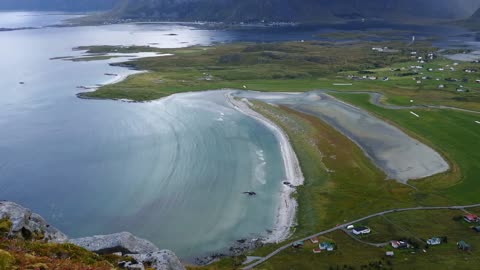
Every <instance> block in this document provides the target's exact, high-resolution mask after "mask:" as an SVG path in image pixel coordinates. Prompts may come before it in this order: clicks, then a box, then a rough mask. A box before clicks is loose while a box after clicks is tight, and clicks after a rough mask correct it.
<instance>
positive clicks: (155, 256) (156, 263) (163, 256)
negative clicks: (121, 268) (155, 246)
mask: <svg viewBox="0 0 480 270" xmlns="http://www.w3.org/2000/svg"><path fill="white" fill-rule="evenodd" d="M129 256H130V257H132V258H134V259H135V260H137V261H140V262H143V263H145V264H148V265H150V266H151V267H153V268H154V269H156V270H183V269H185V268H184V267H183V265H182V263H181V262H180V260H179V259H178V258H177V256H176V255H175V253H173V252H171V251H170V250H160V251H156V252H152V253H148V254H129Z"/></svg>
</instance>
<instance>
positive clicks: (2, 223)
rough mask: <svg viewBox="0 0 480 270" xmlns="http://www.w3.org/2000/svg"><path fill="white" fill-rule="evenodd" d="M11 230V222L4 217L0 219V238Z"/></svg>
mask: <svg viewBox="0 0 480 270" xmlns="http://www.w3.org/2000/svg"><path fill="white" fill-rule="evenodd" d="M11 228H12V222H11V221H10V219H8V218H6V217H4V218H2V219H0V236H3V235H6V234H8V233H9V232H10V229H11Z"/></svg>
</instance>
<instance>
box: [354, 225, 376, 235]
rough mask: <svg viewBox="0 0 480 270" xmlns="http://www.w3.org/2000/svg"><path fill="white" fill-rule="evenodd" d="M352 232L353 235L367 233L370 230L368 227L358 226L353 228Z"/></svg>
mask: <svg viewBox="0 0 480 270" xmlns="http://www.w3.org/2000/svg"><path fill="white" fill-rule="evenodd" d="M352 232H353V234H355V235H362V234H369V233H370V232H371V230H370V228H368V227H364V226H360V227H355V228H353V231H352Z"/></svg>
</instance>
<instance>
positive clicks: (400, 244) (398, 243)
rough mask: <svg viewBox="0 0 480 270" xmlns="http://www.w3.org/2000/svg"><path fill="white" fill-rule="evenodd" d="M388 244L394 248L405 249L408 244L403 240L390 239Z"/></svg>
mask: <svg viewBox="0 0 480 270" xmlns="http://www.w3.org/2000/svg"><path fill="white" fill-rule="evenodd" d="M390 245H391V246H392V247H393V248H395V249H405V248H408V247H409V244H408V243H407V242H405V241H396V240H394V241H391V242H390Z"/></svg>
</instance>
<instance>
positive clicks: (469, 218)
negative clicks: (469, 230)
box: [457, 89, 478, 223]
mask: <svg viewBox="0 0 480 270" xmlns="http://www.w3.org/2000/svg"><path fill="white" fill-rule="evenodd" d="M458 90H459V89H457V91H458ZM463 219H464V220H465V221H466V222H468V223H472V222H476V221H477V220H478V216H477V215H474V214H468V215H464V216H463Z"/></svg>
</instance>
